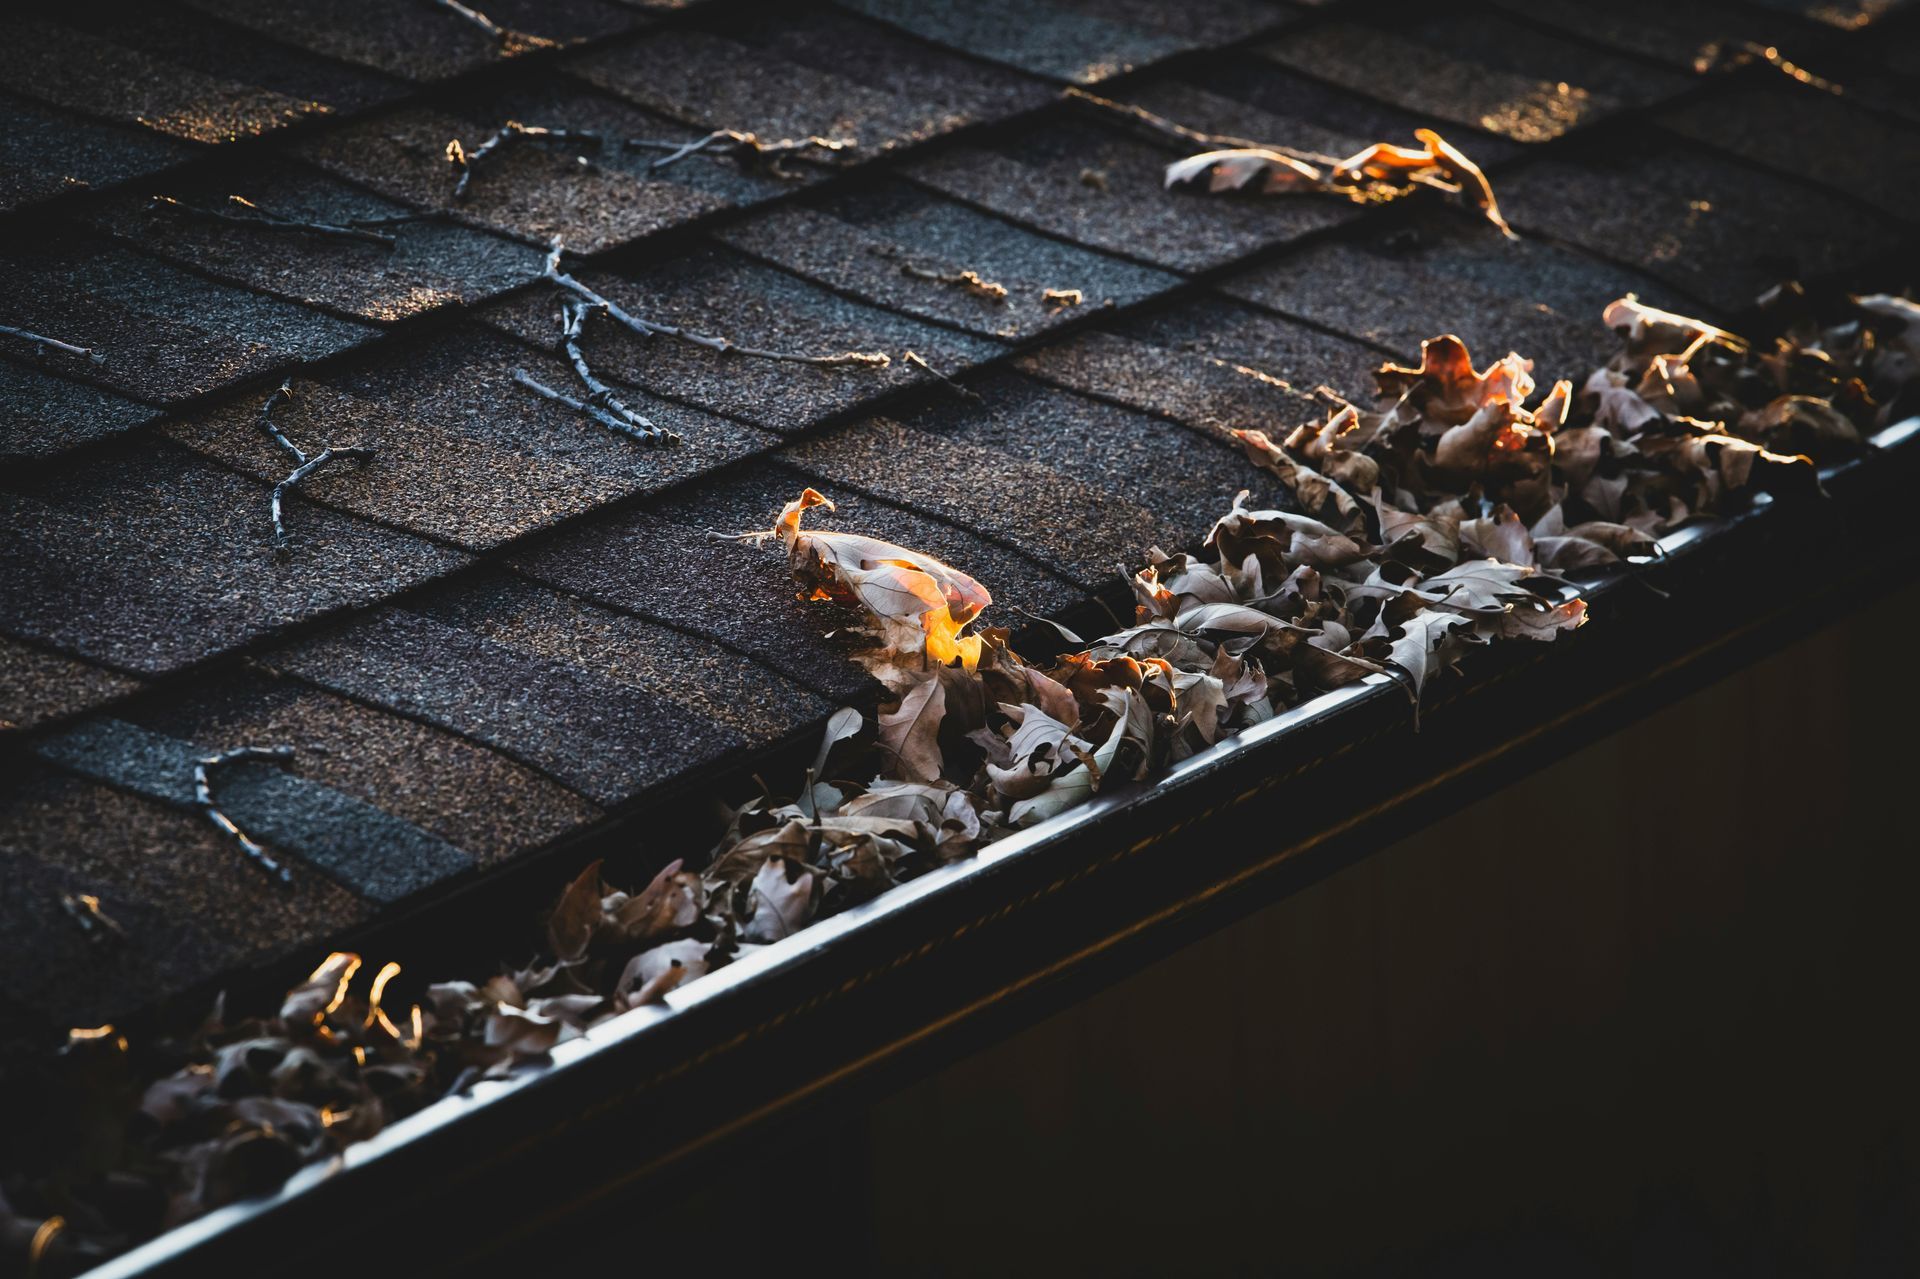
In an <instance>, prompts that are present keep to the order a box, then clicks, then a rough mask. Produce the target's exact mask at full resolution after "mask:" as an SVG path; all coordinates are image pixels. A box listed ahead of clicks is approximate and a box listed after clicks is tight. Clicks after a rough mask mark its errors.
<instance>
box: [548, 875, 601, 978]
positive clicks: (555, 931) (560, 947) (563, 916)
mask: <svg viewBox="0 0 1920 1279" xmlns="http://www.w3.org/2000/svg"><path fill="white" fill-rule="evenodd" d="M602 891H603V889H602V886H601V883H600V862H599V861H598V860H595V861H593V862H592V863H590V864H589V865H588V866H587V868H586V869H585V870H583V871H581V872H580V873H579V874H578V875H576V876H575V877H574V880H573V882H572V883H571V884H568V885H567V889H566V891H565V892H563V893H561V894H560V900H559V901H558V902H557V903H555V905H554V908H553V914H552V915H550V916H549V917H548V918H547V945H548V946H549V947H550V948H551V949H552V951H553V953H554V954H555V955H556V956H558V957H559V958H560V959H561V960H562V961H570V960H575V959H579V958H580V957H581V956H582V955H585V954H586V953H587V947H588V946H589V945H591V944H592V943H593V934H594V930H595V929H596V928H598V927H599V926H600V918H601V912H600V898H601V894H602Z"/></svg>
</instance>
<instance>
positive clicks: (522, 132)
mask: <svg viewBox="0 0 1920 1279" xmlns="http://www.w3.org/2000/svg"><path fill="white" fill-rule="evenodd" d="M525 141H534V142H561V143H565V144H566V145H568V146H570V147H579V148H581V149H582V150H584V151H597V150H599V149H600V148H601V146H603V145H605V143H606V139H605V138H602V137H601V136H600V135H599V134H597V133H589V132H587V131H585V130H582V129H561V128H555V127H553V126H551V125H545V124H522V123H520V122H519V121H518V120H508V121H507V122H506V123H505V124H503V125H501V126H500V127H499V128H497V129H495V130H494V131H493V132H492V133H490V134H488V135H487V136H486V137H485V138H483V139H482V140H481V141H479V142H477V143H475V144H474V146H473V147H472V148H471V149H469V148H468V147H466V146H465V145H464V144H463V143H462V142H461V141H460V139H459V138H454V139H452V140H450V141H449V142H448V143H447V148H446V156H447V163H449V164H451V165H452V166H453V170H454V172H455V173H457V174H458V175H459V178H458V180H457V181H455V182H454V184H453V192H452V194H451V196H450V197H449V198H451V199H454V200H464V199H466V198H467V187H468V185H469V184H470V183H471V182H472V181H473V174H474V169H475V167H476V166H478V165H479V164H480V163H481V162H482V161H484V160H485V159H486V158H487V157H488V156H490V155H492V154H493V153H494V152H495V151H498V150H499V149H500V148H501V147H503V146H505V145H507V144H508V143H509V142H525Z"/></svg>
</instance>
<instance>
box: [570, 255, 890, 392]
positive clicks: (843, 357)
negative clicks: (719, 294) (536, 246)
mask: <svg viewBox="0 0 1920 1279" xmlns="http://www.w3.org/2000/svg"><path fill="white" fill-rule="evenodd" d="M565 252H566V246H565V245H564V244H562V243H561V241H560V237H559V236H557V235H556V236H555V237H554V238H553V243H552V246H551V247H550V248H549V249H548V252H547V265H546V270H545V272H544V275H545V277H546V278H547V279H548V280H551V281H552V282H553V283H554V284H557V285H558V286H560V287H561V288H563V289H565V290H567V291H568V292H569V293H572V294H573V295H574V296H575V297H577V298H580V299H581V300H582V301H585V302H588V303H590V304H591V305H593V306H594V307H596V308H598V309H599V310H600V311H601V313H602V314H604V315H606V316H607V317H608V318H609V319H612V320H615V321H617V322H618V323H620V324H623V325H625V326H626V327H627V328H629V329H631V330H633V332H635V333H637V334H638V335H639V336H641V337H643V338H645V337H652V336H654V335H655V334H656V333H657V334H660V335H662V336H664V337H670V338H678V339H680V340H681V341H682V342H691V343H693V344H694V345H695V346H704V347H706V348H707V349H708V350H710V351H721V352H734V353H736V354H739V355H752V356H758V357H759V358H761V359H763V360H787V361H789V362H791V363H795V364H817V365H822V366H827V367H836V366H842V365H855V366H858V367H862V368H874V369H884V368H886V367H887V366H888V365H889V364H891V363H893V360H892V358H891V357H890V356H888V355H887V354H886V352H884V351H842V352H840V353H839V354H838V355H802V354H800V353H799V352H796V351H773V350H768V349H766V348H764V347H757V346H741V345H740V344H739V343H737V342H735V341H733V340H732V339H730V338H723V337H715V336H713V335H711V334H707V333H695V332H693V331H692V330H691V329H683V328H680V327H679V326H678V325H673V324H665V323H662V322H660V321H658V320H648V319H644V318H642V317H641V316H638V315H635V314H634V313H633V312H631V311H629V310H627V309H626V308H625V307H622V306H621V305H620V304H619V303H617V302H612V301H609V300H608V299H607V298H605V297H602V296H601V295H600V294H598V293H596V292H594V291H593V290H592V289H590V288H588V287H587V286H586V285H584V284H582V283H580V281H578V280H576V279H574V278H573V276H571V275H569V274H567V273H566V272H565V271H562V270H561V269H560V256H561V255H562V254H563V253H565Z"/></svg>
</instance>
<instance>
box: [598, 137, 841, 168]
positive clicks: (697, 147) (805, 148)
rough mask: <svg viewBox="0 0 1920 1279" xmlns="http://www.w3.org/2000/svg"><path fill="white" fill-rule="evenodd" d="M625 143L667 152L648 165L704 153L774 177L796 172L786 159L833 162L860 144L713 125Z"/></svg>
mask: <svg viewBox="0 0 1920 1279" xmlns="http://www.w3.org/2000/svg"><path fill="white" fill-rule="evenodd" d="M625 145H626V146H627V147H628V148H629V149H631V150H635V151H665V152H666V153H667V154H665V155H663V156H661V157H660V158H659V159H658V160H655V161H654V162H653V163H652V164H649V165H648V166H647V167H648V168H649V169H664V168H666V167H667V166H668V165H670V164H676V163H678V162H679V161H681V160H684V159H686V158H687V157H688V156H690V155H706V156H712V157H714V158H723V157H730V158H732V159H735V160H738V161H740V163H741V164H742V165H744V166H745V167H748V168H764V169H766V170H767V172H769V173H772V174H773V175H774V176H776V177H782V178H792V177H797V176H799V175H798V174H795V173H793V172H791V171H790V170H787V169H784V168H782V167H781V166H782V164H784V163H785V162H786V161H787V160H800V161H804V162H806V163H809V164H832V163H833V160H832V159H831V158H830V157H833V156H836V155H838V154H839V153H840V152H842V151H846V150H850V149H851V148H853V147H855V146H858V145H859V144H858V143H857V142H855V141H854V140H853V139H852V138H822V137H818V136H808V137H804V138H778V139H766V138H762V137H760V135H759V134H756V133H746V132H743V131H741V130H739V129H715V130H714V131H713V132H712V133H709V134H708V135H707V136H706V137H704V138H695V139H694V140H693V141H691V142H666V141H662V140H660V139H657V138H628V139H627V140H626V143H625Z"/></svg>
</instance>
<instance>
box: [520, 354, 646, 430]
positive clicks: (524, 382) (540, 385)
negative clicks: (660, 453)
mask: <svg viewBox="0 0 1920 1279" xmlns="http://www.w3.org/2000/svg"><path fill="white" fill-rule="evenodd" d="M513 380H514V381H516V382H518V383H519V384H520V385H521V386H524V387H526V388H527V389H528V390H529V391H532V392H533V393H534V394H535V395H538V396H541V397H543V398H545V399H549V400H552V401H553V402H554V403H555V404H559V405H564V406H565V407H567V408H570V409H572V410H573V411H574V412H575V413H578V414H580V415H581V416H582V417H586V418H591V419H592V420H593V421H595V422H598V423H599V424H600V425H602V426H604V427H606V428H607V429H608V430H609V431H617V432H619V433H620V434H621V435H625V436H627V437H629V438H631V439H634V440H638V441H639V442H640V443H642V444H673V443H677V442H678V441H679V439H680V437H679V435H677V434H675V433H674V432H672V431H669V430H668V429H667V428H666V427H664V426H658V425H656V424H655V423H654V422H652V421H651V420H649V419H648V418H645V417H642V416H641V415H640V414H638V413H634V412H633V411H632V410H631V409H627V408H626V406H625V405H620V410H618V411H617V410H613V409H608V408H603V407H602V406H601V405H599V404H596V403H593V402H592V401H591V400H581V399H575V398H574V397H573V396H571V395H568V394H567V393H566V392H565V391H556V390H554V389H553V388H552V387H550V386H548V385H547V384H546V383H545V382H542V381H540V380H539V379H537V378H535V377H534V376H533V375H532V374H530V373H528V372H527V371H526V370H525V369H516V370H515V371H514V374H513ZM614 403H616V404H618V403H619V401H617V400H616V401H614ZM622 411H624V412H622Z"/></svg>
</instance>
